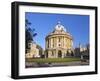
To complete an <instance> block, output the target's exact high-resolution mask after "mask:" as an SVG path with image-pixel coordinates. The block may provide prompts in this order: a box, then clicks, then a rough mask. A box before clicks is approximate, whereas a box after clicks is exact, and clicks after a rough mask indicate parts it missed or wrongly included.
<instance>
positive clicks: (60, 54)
mask: <svg viewBox="0 0 100 81" xmlns="http://www.w3.org/2000/svg"><path fill="white" fill-rule="evenodd" d="M58 57H60V58H61V57H62V52H61V50H59V51H58Z"/></svg>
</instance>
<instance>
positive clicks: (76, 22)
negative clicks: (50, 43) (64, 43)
mask: <svg viewBox="0 0 100 81" xmlns="http://www.w3.org/2000/svg"><path fill="white" fill-rule="evenodd" d="M25 19H28V21H29V22H31V26H30V27H31V28H35V32H36V33H37V36H36V37H35V38H34V41H35V42H36V43H37V44H39V45H40V46H42V48H44V49H45V37H46V36H47V35H48V33H50V32H52V31H53V30H54V28H55V26H56V24H57V22H58V21H60V22H61V24H62V25H63V26H64V27H65V28H66V30H67V31H68V32H69V33H70V34H71V35H72V36H73V47H78V46H79V43H80V44H82V45H85V44H87V43H89V15H74V14H51V13H32V12H26V13H25Z"/></svg>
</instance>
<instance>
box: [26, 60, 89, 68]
mask: <svg viewBox="0 0 100 81" xmlns="http://www.w3.org/2000/svg"><path fill="white" fill-rule="evenodd" d="M82 65H89V62H81V61H75V62H67V63H34V62H33V63H32V62H31V63H28V62H26V67H56V66H82Z"/></svg>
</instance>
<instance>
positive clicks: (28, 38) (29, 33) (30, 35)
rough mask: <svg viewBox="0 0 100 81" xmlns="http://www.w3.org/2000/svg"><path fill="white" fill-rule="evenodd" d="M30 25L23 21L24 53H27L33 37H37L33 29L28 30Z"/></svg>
mask: <svg viewBox="0 0 100 81" xmlns="http://www.w3.org/2000/svg"><path fill="white" fill-rule="evenodd" d="M30 26H31V23H30V22H29V21H28V20H27V19H26V20H25V45H26V46H25V52H26V53H27V50H29V49H30V48H29V46H28V43H29V42H32V41H34V37H35V36H36V35H37V33H35V29H32V28H30Z"/></svg>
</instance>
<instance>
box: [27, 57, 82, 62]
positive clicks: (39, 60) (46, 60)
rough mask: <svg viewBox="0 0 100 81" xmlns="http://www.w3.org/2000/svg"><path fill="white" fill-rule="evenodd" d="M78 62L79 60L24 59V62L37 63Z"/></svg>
mask: <svg viewBox="0 0 100 81" xmlns="http://www.w3.org/2000/svg"><path fill="white" fill-rule="evenodd" d="M73 61H80V58H31V59H26V62H37V63H61V62H73Z"/></svg>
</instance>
